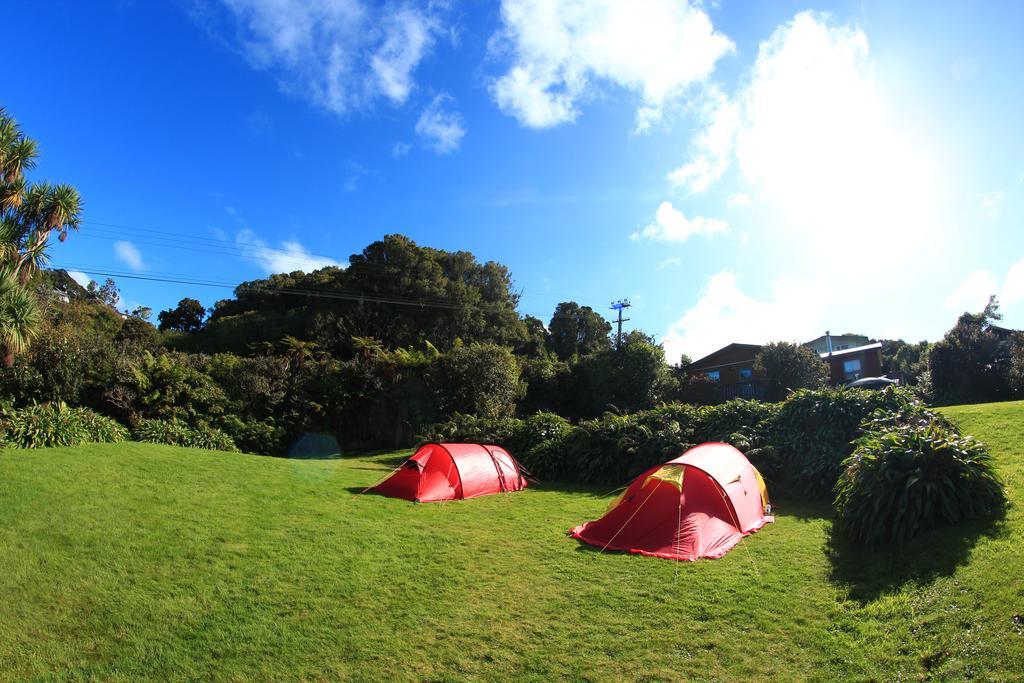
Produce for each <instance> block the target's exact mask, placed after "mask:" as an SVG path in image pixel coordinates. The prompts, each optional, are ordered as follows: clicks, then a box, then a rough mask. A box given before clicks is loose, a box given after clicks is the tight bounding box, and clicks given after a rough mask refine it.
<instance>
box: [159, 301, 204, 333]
mask: <svg viewBox="0 0 1024 683" xmlns="http://www.w3.org/2000/svg"><path fill="white" fill-rule="evenodd" d="M205 317H206V309H205V308H203V305H202V304H201V303H199V301H197V300H196V299H190V298H188V297H185V298H184V299H182V300H181V301H179V302H178V305H177V306H175V307H174V308H171V309H168V310H166V311H160V315H158V316H157V320H158V321H159V322H160V331H161V332H164V331H166V330H178V331H179V332H184V333H185V334H194V333H196V332H198V331H199V330H201V329H202V327H203V318H205Z"/></svg>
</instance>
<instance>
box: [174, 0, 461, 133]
mask: <svg viewBox="0 0 1024 683" xmlns="http://www.w3.org/2000/svg"><path fill="white" fill-rule="evenodd" d="M220 1H221V5H222V6H223V7H224V8H226V10H227V11H228V12H229V13H230V15H231V17H232V19H233V20H234V22H233V23H234V25H235V28H234V38H233V39H231V40H229V41H228V42H229V43H230V44H232V45H233V46H235V47H236V48H237V49H239V50H240V51H241V52H242V53H243V54H244V55H245V57H246V59H247V60H248V61H249V63H250V64H251V65H252V66H253V67H254V68H257V69H261V70H268V71H271V72H273V73H274V74H275V75H277V77H278V80H279V82H280V84H281V87H282V88H283V89H284V90H286V91H288V92H290V93H293V94H298V95H300V96H303V97H305V98H307V99H309V100H310V101H312V102H313V103H315V104H316V105H318V106H320V107H323V108H324V109H326V110H328V111H331V112H334V113H336V114H345V113H347V112H349V111H351V110H353V109H358V108H362V107H366V106H369V105H371V104H372V103H373V102H374V101H375V100H377V99H380V98H383V99H386V100H388V101H390V102H391V103H393V104H402V103H404V102H405V101H406V99H407V98H408V97H409V93H410V92H411V91H412V90H413V88H414V87H415V83H414V73H415V71H416V68H417V67H418V66H419V64H420V63H421V62H422V61H423V60H424V59H425V58H426V57H427V56H428V55H429V54H430V52H431V50H432V49H433V46H434V44H435V42H436V39H437V36H440V35H444V33H445V29H444V27H443V25H442V21H441V12H442V11H443V9H444V7H443V3H433V2H431V3H427V5H426V7H423V8H417V7H414V6H412V5H403V6H401V7H395V6H394V5H376V4H374V3H365V2H363V1H362V0H220ZM198 7H199V8H200V9H198V10H197V11H196V12H194V15H195V18H196V20H197V21H199V22H200V23H201V24H203V25H204V27H206V28H207V30H208V31H210V32H211V33H213V34H219V33H221V32H222V31H221V29H220V25H219V24H220V22H219V17H218V16H217V13H216V12H215V11H213V9H212V5H210V4H209V3H207V4H203V5H199V6H198Z"/></svg>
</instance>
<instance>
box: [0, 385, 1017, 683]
mask: <svg viewBox="0 0 1024 683" xmlns="http://www.w3.org/2000/svg"><path fill="white" fill-rule="evenodd" d="M944 412H945V413H946V414H947V415H949V416H951V417H953V418H955V419H957V420H958V421H959V422H960V423H961V424H962V426H963V428H964V429H965V431H967V432H968V433H972V434H974V435H976V436H977V437H979V438H981V439H982V440H984V441H986V442H987V443H988V444H989V445H990V447H991V449H992V452H993V454H994V455H995V457H996V460H997V462H998V466H999V470H1000V472H1001V474H1002V476H1003V477H1004V478H1005V480H1006V482H1007V484H1008V489H1009V493H1010V497H1011V499H1012V501H1013V505H1012V506H1011V508H1010V510H1009V513H1008V514H1007V517H1006V520H1005V521H1004V522H1000V523H995V524H992V523H971V524H967V525H961V526H959V527H956V528H952V529H946V530H942V531H938V532H935V533H932V534H929V535H927V536H925V537H923V538H921V539H919V540H917V541H916V542H914V543H913V544H912V545H911V546H910V547H907V548H904V549H901V550H898V551H890V552H887V553H871V552H867V551H864V550H862V549H859V548H850V547H846V546H844V545H843V544H841V543H839V544H832V543H830V524H829V521H828V507H827V505H809V504H799V503H793V502H789V501H785V500H782V501H777V502H778V503H779V504H780V509H779V511H778V515H777V521H776V523H775V524H772V525H769V526H768V527H766V528H765V529H764V530H763V531H761V532H759V533H757V534H755V535H754V536H752V537H750V538H747V539H745V540H744V541H743V542H742V543H741V544H740V545H739V546H738V547H737V548H736V549H734V550H733V551H732V552H730V553H729V554H728V555H727V556H726V557H725V558H723V559H721V560H715V561H701V562H696V563H679V562H671V561H666V560H658V559H652V558H646V557H639V556H633V555H622V554H613V553H601V552H597V551H595V550H592V549H590V548H588V547H584V546H580V545H579V544H578V543H577V542H576V541H573V540H571V539H569V538H567V537H566V536H565V530H566V529H568V528H569V527H571V526H573V525H575V524H578V523H579V522H581V521H584V520H587V519H593V518H595V517H597V516H600V515H601V514H602V512H603V510H604V508H605V506H606V505H607V503H608V499H607V497H605V496H604V494H605V493H606V492H605V491H601V490H595V489H591V488H583V487H566V486H560V485H556V484H549V485H545V486H542V487H539V488H534V489H531V490H529V491H527V492H525V493H522V494H514V495H507V496H491V497H488V498H480V499H476V500H471V501H461V502H451V503H444V504H424V505H414V504H412V503H408V502H405V501H400V500H393V499H388V498H383V497H380V496H372V495H366V496H364V495H359V494H358V493H357V491H358V489H359V488H360V487H364V486H367V485H369V484H372V483H374V482H375V481H377V480H378V479H379V478H380V477H381V476H382V474H384V473H385V472H387V471H388V470H389V469H390V468H391V467H393V466H394V464H395V463H397V462H398V461H399V460H400V458H401V455H402V454H397V453H396V454H386V455H378V456H374V457H344V458H338V459H323V460H301V461H299V460H285V459H275V458H260V457H255V456H248V455H237V454H226V453H224V454H222V453H214V452H206V451H195V450H186V449H180V448H172V447H164V446H152V445H143V444H121V445H116V446H111V445H91V446H85V447H78V448H65V449H51V450H39V451H5V452H0V679H3V680H7V679H23V678H55V679H89V678H94V679H97V680H112V679H113V680H119V679H120V680H134V679H138V678H141V677H150V678H161V679H164V678H171V679H195V678H202V679H208V678H213V679H253V678H257V679H275V680H280V679H335V678H352V679H368V678H403V679H431V680H438V679H442V680H443V679H496V678H507V677H517V678H534V679H548V678H552V677H562V678H577V679H622V678H630V679H632V678H647V679H661V678H668V679H684V678H685V679H726V680H729V679H742V678H757V679H767V678H776V679H778V680H792V679H817V680H825V679H834V678H844V679H861V680H862V679H887V680H890V679H891V680H895V679H898V678H907V677H917V676H920V675H932V676H936V677H940V678H960V677H968V676H971V675H974V676H978V677H981V678H984V679H988V678H993V679H1014V678H1020V677H1021V676H1022V675H1024V634H1022V631H1024V626H1021V625H1018V624H1016V623H1015V622H1014V620H1013V617H1014V615H1016V614H1021V613H1024V580H1022V578H1021V571H1022V569H1021V568H1022V567H1024V518H1022V510H1024V505H1022V503H1024V480H1022V476H1024V403H1021V402H1018V403H1004V404H998V405H975V406H964V407H957V408H950V409H947V410H945V411H944Z"/></svg>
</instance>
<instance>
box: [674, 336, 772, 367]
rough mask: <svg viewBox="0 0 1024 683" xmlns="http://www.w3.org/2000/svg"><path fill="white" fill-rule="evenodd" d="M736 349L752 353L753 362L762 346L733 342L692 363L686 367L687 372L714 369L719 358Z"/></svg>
mask: <svg viewBox="0 0 1024 683" xmlns="http://www.w3.org/2000/svg"><path fill="white" fill-rule="evenodd" d="M734 349H736V350H741V349H742V350H747V351H750V352H751V353H750V358H751V360H753V358H754V356H756V355H757V352H758V351H760V350H761V345H760V344H738V343H736V342H733V343H732V344H729V345H728V346H723V347H722V348H720V349H718V350H717V351H712V352H711V353H709V354H708V355H706V356H704V357H703V358H700V359H698V360H695V361H693V362H692V363H690V364H689V365H687V366H686V369H687V370H698V369H700V368H703V367H713V366H715V365H716V363H715V362H714V361H715V360H716V359H717V358H718V357H720V356H722V355H724V354H725V353H726V352H727V351H732V350H734Z"/></svg>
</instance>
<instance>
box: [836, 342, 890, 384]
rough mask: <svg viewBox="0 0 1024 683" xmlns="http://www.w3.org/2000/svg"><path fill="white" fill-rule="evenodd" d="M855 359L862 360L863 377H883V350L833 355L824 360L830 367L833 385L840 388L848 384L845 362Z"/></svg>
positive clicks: (876, 349) (861, 373) (861, 374)
mask: <svg viewBox="0 0 1024 683" xmlns="http://www.w3.org/2000/svg"><path fill="white" fill-rule="evenodd" d="M853 359H860V369H861V372H860V376H861V377H881V376H882V350H881V349H878V348H875V349H865V350H864V351H861V352H859V353H848V354H840V355H833V356H830V357H827V358H825V359H824V360H825V362H827V363H828V365H829V375H830V381H831V383H832V384H833V385H835V386H839V385H841V384H845V383H846V381H847V380H846V372H845V370H844V365H843V362H844V361H848V360H853Z"/></svg>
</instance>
